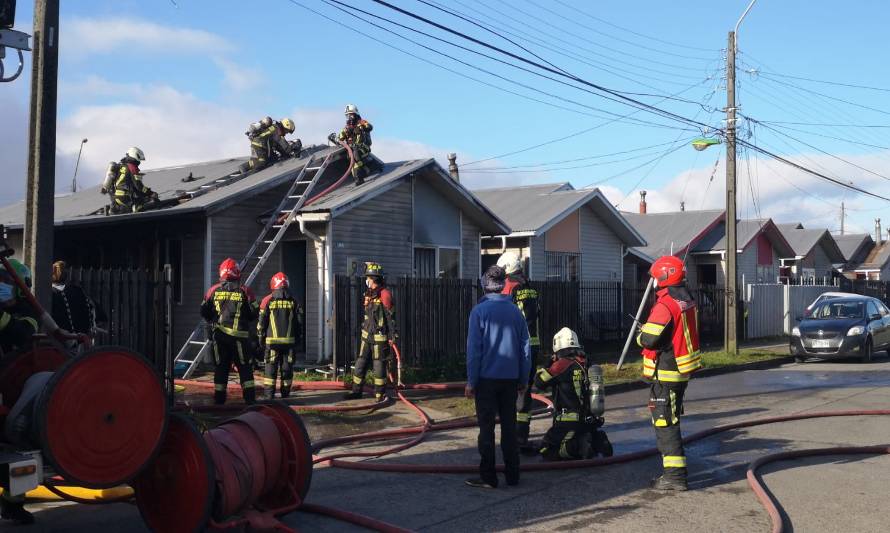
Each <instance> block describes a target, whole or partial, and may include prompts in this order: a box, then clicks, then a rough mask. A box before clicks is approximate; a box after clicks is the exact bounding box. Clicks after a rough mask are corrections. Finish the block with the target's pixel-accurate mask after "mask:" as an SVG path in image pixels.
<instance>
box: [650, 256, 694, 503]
mask: <svg viewBox="0 0 890 533" xmlns="http://www.w3.org/2000/svg"><path fill="white" fill-rule="evenodd" d="M649 274H650V275H651V276H652V278H653V280H654V283H655V287H656V288H657V289H658V292H657V293H656V294H657V297H658V299H657V300H656V302H655V305H654V306H653V307H652V311H651V312H650V313H649V318H647V319H646V323H645V324H643V326H642V327H641V328H640V333H639V335H638V336H637V343H638V344H639V345H640V346H642V348H643V377H644V378H646V379H648V380H649V381H650V382H651V388H650V393H649V410H650V411H651V412H652V424H653V425H654V426H655V439H656V444H657V446H658V451H660V452H661V458H662V466H663V469H664V472H663V474H662V475H661V476H660V477H658V478H656V479H655V480H654V481H653V488H656V489H659V490H686V455H685V453H684V451H683V441H682V437H681V435H680V415H682V414H683V394H684V393H685V392H686V385H687V384H688V382H689V378H690V377H691V376H692V373H693V372H695V371H696V370H698V369H699V368H701V354H700V353H699V344H698V342H699V338H698V309H697V308H696V305H695V300H693V299H692V295H691V294H690V293H689V291H688V290H687V289H686V284H685V277H686V274H685V267H684V265H683V261H681V260H680V259H679V258H677V257H674V256H664V257H660V258H659V259H658V260H656V261H655V262H654V263H653V264H652V268H650V269H649Z"/></svg>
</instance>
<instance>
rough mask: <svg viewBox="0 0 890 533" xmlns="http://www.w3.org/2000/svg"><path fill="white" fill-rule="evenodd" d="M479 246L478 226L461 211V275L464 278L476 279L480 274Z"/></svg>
mask: <svg viewBox="0 0 890 533" xmlns="http://www.w3.org/2000/svg"><path fill="white" fill-rule="evenodd" d="M479 246H480V245H479V227H478V226H476V225H475V224H474V223H473V221H472V220H470V219H469V218H467V217H466V216H465V215H464V214H463V213H461V249H462V251H461V254H462V258H461V263H462V264H461V277H462V278H464V279H477V278H478V277H479V276H480V275H481V272H480V262H481V255H482V252H481V250H480V248H479Z"/></svg>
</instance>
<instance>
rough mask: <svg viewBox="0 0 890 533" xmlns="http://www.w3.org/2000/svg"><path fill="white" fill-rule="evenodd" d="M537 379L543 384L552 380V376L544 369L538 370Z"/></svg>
mask: <svg viewBox="0 0 890 533" xmlns="http://www.w3.org/2000/svg"><path fill="white" fill-rule="evenodd" d="M538 377H539V378H541V381H545V382H546V381H550V380H551V379H553V376H551V375H550V372H547V369H546V368H542V369H540V370H538Z"/></svg>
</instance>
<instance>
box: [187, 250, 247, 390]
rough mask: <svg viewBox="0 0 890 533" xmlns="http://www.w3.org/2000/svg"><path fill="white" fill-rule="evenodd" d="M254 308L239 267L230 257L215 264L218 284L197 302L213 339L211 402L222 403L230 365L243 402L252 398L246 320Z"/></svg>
mask: <svg viewBox="0 0 890 533" xmlns="http://www.w3.org/2000/svg"><path fill="white" fill-rule="evenodd" d="M257 314H258V310H257V304H256V298H255V297H254V295H253V292H252V291H251V290H250V289H249V288H248V287H245V286H244V285H241V269H240V268H239V267H238V263H236V262H235V260H234V259H232V258H228V259H226V260H225V261H223V262H222V263H220V265H219V283H217V284H215V285H213V286H212V287H210V289H208V290H207V293H206V294H205V295H204V301H203V303H202V304H201V317H203V318H204V320H206V321H207V322H208V323H210V324H211V325H212V328H213V329H212V331H211V334H210V338H211V341H212V342H213V361H214V363H215V364H216V368H215V370H214V372H213V402H214V403H216V404H224V403H226V388H227V387H228V384H229V371H230V369H231V367H232V364H234V365H235V368H236V369H237V370H238V377H239V378H240V379H241V393H242V395H243V397H244V403H246V404H248V405H250V404H252V403H254V402H255V401H256V388H255V384H254V381H253V354H252V353H251V352H250V350H249V349H248V338H249V336H250V334H249V331H250V323H251V322H252V321H253V320H255V319H256V318H257Z"/></svg>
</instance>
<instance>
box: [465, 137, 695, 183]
mask: <svg viewBox="0 0 890 533" xmlns="http://www.w3.org/2000/svg"><path fill="white" fill-rule="evenodd" d="M690 140H691V138H690ZM669 144H671V145H672V146H673V145H674V144H676V142H671V143H669ZM662 152H663V151H662V150H656V151H655V152H646V153H642V154H637V155H633V156H630V157H625V158H622V159H614V160H611V161H599V162H596V163H588V164H585V165H572V166H567V167H542V168H535V167H541V165H516V166H512V167H491V168H481V169H477V170H468V171H466V172H469V173H471V174H521V173H533V172H550V171H555V170H575V169H579V168H592V167H599V166H603V165H613V164H615V163H623V162H626V161H633V160H635V159H641V158H643V157H649V156H651V155H656V154H661V153H662ZM515 169H526V170H515Z"/></svg>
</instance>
